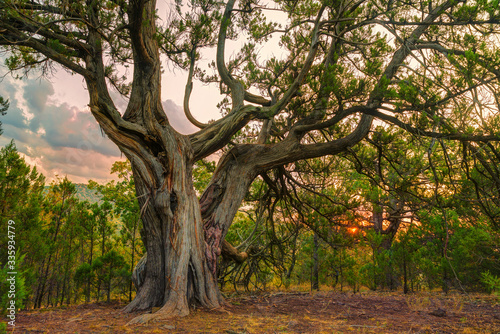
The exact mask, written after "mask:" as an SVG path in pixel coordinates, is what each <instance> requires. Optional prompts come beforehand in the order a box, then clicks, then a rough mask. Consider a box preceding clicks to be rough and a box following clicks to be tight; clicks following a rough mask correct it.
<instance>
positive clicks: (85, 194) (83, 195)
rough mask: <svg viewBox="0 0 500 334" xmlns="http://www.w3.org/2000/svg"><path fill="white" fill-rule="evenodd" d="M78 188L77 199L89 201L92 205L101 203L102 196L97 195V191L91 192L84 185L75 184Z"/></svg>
mask: <svg viewBox="0 0 500 334" xmlns="http://www.w3.org/2000/svg"><path fill="white" fill-rule="evenodd" d="M75 187H76V197H77V198H78V199H79V200H80V201H89V202H90V203H96V202H100V201H101V196H100V195H99V194H97V193H96V191H95V190H91V189H89V188H88V187H87V185H86V184H83V183H75Z"/></svg>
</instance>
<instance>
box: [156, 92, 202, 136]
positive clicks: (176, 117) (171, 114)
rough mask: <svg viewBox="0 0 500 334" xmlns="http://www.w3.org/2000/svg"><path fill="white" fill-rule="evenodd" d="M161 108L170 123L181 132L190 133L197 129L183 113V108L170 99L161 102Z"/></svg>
mask: <svg viewBox="0 0 500 334" xmlns="http://www.w3.org/2000/svg"><path fill="white" fill-rule="evenodd" d="M163 109H164V110H165V113H166V114H167V117H168V121H169V122H170V125H172V127H173V128H174V129H175V130H177V131H178V132H180V133H182V134H190V133H193V132H196V131H197V130H199V129H198V128H197V127H196V126H194V125H193V124H191V122H190V121H189V120H188V119H187V118H186V115H184V110H183V109H182V108H181V107H180V106H178V105H177V104H175V102H174V101H172V100H166V101H164V102H163Z"/></svg>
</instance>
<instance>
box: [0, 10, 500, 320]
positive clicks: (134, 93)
mask: <svg viewBox="0 0 500 334" xmlns="http://www.w3.org/2000/svg"><path fill="white" fill-rule="evenodd" d="M156 6H157V4H156V2H155V1H145V0H130V1H122V0H116V1H90V0H89V1H79V2H66V1H59V0H53V1H52V0H48V1H33V0H30V1H13V0H5V1H3V2H2V3H1V4H0V32H1V33H2V35H0V45H3V48H4V49H5V50H6V52H8V53H9V55H10V57H9V58H8V60H7V66H8V67H9V69H10V70H11V71H25V72H26V73H27V72H29V71H30V70H31V69H33V68H38V69H41V70H42V71H43V72H44V73H45V74H50V73H51V69H52V68H53V64H59V65H62V66H63V67H64V68H65V69H67V70H69V71H71V72H73V73H76V74H79V75H81V76H82V77H83V78H84V79H85V82H86V85H87V89H88V93H89V106H90V110H91V112H92V114H93V115H94V116H95V118H96V120H97V122H98V123H99V125H100V126H101V128H102V129H103V130H104V132H105V133H106V135H107V136H108V137H109V138H110V139H111V140H112V141H113V142H114V143H116V145H117V146H118V147H119V148H120V150H121V151H122V152H123V153H124V154H125V155H126V156H127V158H128V159H129V160H130V162H131V164H132V171H133V174H134V181H135V188H136V192H137V197H138V199H139V204H140V207H141V213H142V222H143V226H144V230H143V231H144V234H143V241H144V244H145V246H146V250H147V253H148V257H147V262H146V265H145V268H146V269H145V273H146V276H145V280H144V284H143V285H142V286H141V287H140V289H139V292H138V294H137V296H136V298H135V299H134V301H133V302H132V303H131V304H130V305H129V306H128V307H127V310H141V309H147V308H150V307H153V306H162V310H161V312H157V313H156V314H155V315H144V316H143V317H142V318H140V319H138V321H147V320H148V319H149V318H151V317H159V318H161V317H168V316H172V315H185V314H187V312H188V305H189V304H192V303H195V304H200V305H202V306H208V307H217V306H219V305H220V303H221V302H222V297H221V296H220V294H219V292H218V289H217V286H216V279H217V278H216V276H217V270H216V266H217V259H218V257H219V255H220V254H221V249H222V250H224V247H223V241H224V239H225V237H226V234H227V232H228V229H229V227H230V225H231V224H232V222H233V218H234V217H235V215H236V212H237V209H238V207H239V206H240V204H241V202H242V201H243V199H244V197H245V195H246V194H247V191H248V189H249V187H250V185H251V184H252V182H253V181H254V180H255V178H256V177H258V176H259V175H260V176H261V177H262V178H263V179H264V180H265V179H266V177H265V174H266V173H268V172H269V171H271V170H273V169H280V168H283V166H287V165H288V164H293V163H295V162H297V161H299V160H304V159H312V158H317V157H322V156H330V155H336V154H339V153H342V152H347V151H349V150H351V148H353V147H354V146H355V145H356V144H358V143H359V142H361V141H362V140H363V139H364V138H369V139H370V140H372V142H374V145H375V146H376V147H384V145H386V144H387V143H388V142H387V136H386V135H385V134H384V132H383V131H374V126H375V125H380V126H381V127H382V128H383V127H387V126H389V125H394V126H397V127H399V128H401V129H402V130H404V131H405V133H410V134H412V135H415V136H418V137H428V138H431V144H430V146H429V150H430V151H432V148H433V147H434V145H436V143H439V142H440V141H442V140H456V141H458V142H461V143H463V145H465V146H466V147H467V150H468V151H470V152H474V151H475V150H476V151H477V150H481V148H482V147H483V146H484V145H485V143H488V142H496V141H498V140H499V139H500V133H499V126H498V123H499V120H500V119H499V114H498V109H499V108H498V107H499V100H498V90H499V80H500V72H499V68H500V66H499V65H500V50H499V45H500V44H499V43H498V37H499V34H498V33H499V29H500V28H499V27H500V25H499V23H500V9H499V6H498V2H497V1H496V0H492V1H487V0H480V1H474V2H472V1H466V0H464V1H456V0H440V1H411V0H410V1H398V0H389V1H385V0H382V1H379V0H368V1H344V0H340V1H330V0H326V1H308V0H304V1H286V0H285V1H269V2H266V3H264V2H262V3H261V2H258V1H253V0H249V1H246V0H244V1H236V0H229V1H227V2H225V3H223V2H216V1H212V0H193V1H190V2H182V1H176V2H175V3H171V4H170V6H169V12H168V16H167V17H166V18H163V19H160V18H159V17H158V13H157V11H156V9H157V8H156ZM275 12H276V13H279V15H278V14H276V15H273V13H275ZM242 38H243V39H244V40H245V42H244V43H242V46H241V48H239V49H238V50H236V51H235V53H234V54H233V56H231V57H229V56H228V46H227V44H228V41H230V40H241V39H242ZM272 43H276V45H278V46H279V50H280V54H279V55H275V56H265V55H262V54H263V53H264V50H266V48H267V47H268V46H269V45H270V44H272ZM210 50H214V51H215V55H214V56H213V59H212V61H211V62H209V64H208V66H204V65H203V63H202V60H203V59H204V58H205V57H207V55H208V54H210V52H209V51H210ZM162 61H166V62H167V63H168V64H174V65H175V66H178V67H180V68H182V69H184V70H186V71H187V72H188V80H187V83H186V86H185V95H184V106H183V107H184V112H185V114H186V116H187V117H188V119H189V120H190V121H191V122H192V123H193V124H194V125H196V126H197V127H198V128H199V129H200V130H199V131H197V132H195V133H193V134H190V135H182V134H180V133H178V132H177V131H175V129H173V128H172V127H171V126H170V124H169V120H168V117H167V115H166V114H165V112H164V110H163V107H162V105H161V89H160V87H161V78H162V76H161V73H162V66H161V65H162ZM129 66H132V67H133V75H132V77H129V78H127V77H124V76H123V74H122V73H123V68H124V67H129ZM193 80H200V81H202V82H205V83H209V84H213V85H215V86H217V87H219V89H220V93H221V103H220V105H219V108H220V110H221V117H220V118H219V119H217V120H215V121H213V122H209V123H207V124H204V123H201V122H199V121H198V120H196V117H195V116H194V115H196V112H198V111H196V112H194V111H193V112H191V110H190V106H189V101H190V99H194V98H196V97H197V95H196V92H193ZM111 87H114V88H115V89H117V90H118V91H119V92H120V93H122V94H124V95H126V96H128V97H129V102H128V105H127V108H126V110H125V112H124V113H123V114H120V113H119V112H118V109H117V107H116V105H115V103H114V101H113V99H112V97H111V94H110V89H112V88H111ZM384 136H385V137H384ZM219 150H222V152H223V156H222V157H221V159H220V160H219V162H218V165H217V167H216V170H215V171H214V173H213V176H212V178H211V180H210V182H209V183H208V186H207V188H206V190H205V191H204V192H203V194H202V195H201V198H200V199H199V200H198V198H197V197H196V192H195V190H194V186H193V180H192V168H193V167H192V166H193V164H194V163H195V162H196V161H198V160H200V159H202V158H205V157H207V156H209V155H211V154H213V153H215V152H217V151H219ZM492 152H496V150H494V149H493V150H492ZM479 156H480V155H479ZM479 156H478V159H480V158H479ZM380 161H381V160H380ZM479 161H480V160H479ZM370 163H375V162H370V161H366V162H365V164H370ZM483 166H484V168H487V167H486V166H488V164H487V163H486V164H483ZM431 169H432V170H433V171H434V177H435V178H436V179H438V176H439V175H438V174H439V173H438V171H437V170H436V169H435V168H434V167H431ZM298 172H299V169H297V173H298ZM293 174H294V172H292V176H293ZM396 174H397V173H396ZM396 174H393V176H394V177H395V176H396ZM379 176H380V177H381V180H380V181H382V182H383V181H384V180H382V179H383V178H384V175H383V174H381V173H380V172H379ZM385 177H390V176H389V175H386V176H385ZM476 184H477V182H476ZM478 189H479V188H478ZM482 189H485V188H482ZM436 192H439V190H436ZM381 201H382V199H381ZM179 282H183V283H179ZM159 291H160V293H158V292H159Z"/></svg>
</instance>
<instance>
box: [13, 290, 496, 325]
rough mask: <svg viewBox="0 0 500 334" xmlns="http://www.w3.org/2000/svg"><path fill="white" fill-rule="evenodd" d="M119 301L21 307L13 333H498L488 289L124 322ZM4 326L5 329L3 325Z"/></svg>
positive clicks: (263, 297) (243, 298)
mask: <svg viewBox="0 0 500 334" xmlns="http://www.w3.org/2000/svg"><path fill="white" fill-rule="evenodd" d="M124 306H125V305H124V304H120V303H112V304H106V303H94V304H85V305H78V306H68V307H60V308H49V309H43V310H37V311H22V312H20V313H19V314H18V316H17V319H16V326H15V330H14V333H81V334H83V333H222V334H237V333H241V334H243V333H259V334H260V333H495V334H498V333H500V302H499V301H498V299H495V298H494V297H493V296H487V295H470V296H463V295H458V294H456V295H453V294H450V295H448V296H445V295H444V294H442V293H426V294H411V295H407V296H405V295H402V294H401V293H381V292H362V293H356V294H352V293H341V292H333V291H330V292H314V293H306V292H273V293H262V294H258V295H248V294H244V295H241V294H240V295H238V296H233V297H229V298H227V305H226V306H225V307H224V310H206V309H196V310H194V311H192V312H191V314H190V315H189V316H187V317H184V318H179V319H173V320H169V321H163V322H152V323H148V324H140V325H128V322H129V321H130V320H131V319H133V318H134V317H135V316H137V315H139V314H124V313H122V312H121V310H122V308H123V307H124ZM9 332H10V330H9Z"/></svg>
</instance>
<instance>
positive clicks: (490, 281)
mask: <svg viewBox="0 0 500 334" xmlns="http://www.w3.org/2000/svg"><path fill="white" fill-rule="evenodd" d="M481 282H482V283H483V284H484V285H486V287H487V288H488V290H490V292H492V293H494V294H495V295H496V296H497V297H498V298H499V299H500V277H498V276H494V275H492V274H490V272H489V271H485V272H482V273H481Z"/></svg>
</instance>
